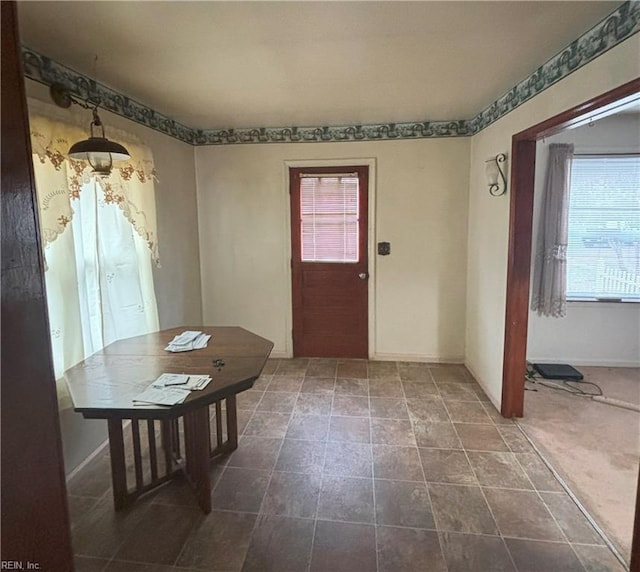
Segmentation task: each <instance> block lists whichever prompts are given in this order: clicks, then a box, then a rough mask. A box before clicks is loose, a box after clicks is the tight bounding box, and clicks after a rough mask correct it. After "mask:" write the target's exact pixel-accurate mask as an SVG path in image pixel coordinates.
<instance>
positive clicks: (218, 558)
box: [176, 511, 257, 571]
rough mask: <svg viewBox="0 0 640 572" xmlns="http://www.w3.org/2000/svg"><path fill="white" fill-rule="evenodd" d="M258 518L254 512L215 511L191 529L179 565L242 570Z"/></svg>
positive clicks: (208, 568)
mask: <svg viewBox="0 0 640 572" xmlns="http://www.w3.org/2000/svg"><path fill="white" fill-rule="evenodd" d="M256 518H257V515H255V514H246V513H235V512H220V511H212V512H211V513H210V514H209V515H207V516H206V518H204V519H202V521H201V522H199V523H198V524H197V525H196V526H195V527H194V529H193V530H192V531H191V534H190V535H189V539H188V540H187V542H186V544H185V546H184V548H183V550H182V553H181V554H180V557H179V558H178V561H177V562H176V564H177V566H180V567H182V568H190V567H193V568H196V569H204V570H225V571H227V570H228V571H235V570H240V569H241V568H242V563H243V562H244V558H245V555H246V553H247V549H248V548H249V542H250V540H251V533H252V531H253V527H254V525H255V522H256Z"/></svg>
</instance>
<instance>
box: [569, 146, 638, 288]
mask: <svg viewBox="0 0 640 572" xmlns="http://www.w3.org/2000/svg"><path fill="white" fill-rule="evenodd" d="M567 298H600V299H612V298H613V299H632V300H633V299H636V300H640V156H584V157H580V156H575V157H574V159H573V164H572V168H571V192H570V196H569V239H568V245H567Z"/></svg>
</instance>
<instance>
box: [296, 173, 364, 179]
mask: <svg viewBox="0 0 640 572" xmlns="http://www.w3.org/2000/svg"><path fill="white" fill-rule="evenodd" d="M357 176H358V173H300V178H301V179H311V178H315V179H322V178H332V179H334V178H336V177H357Z"/></svg>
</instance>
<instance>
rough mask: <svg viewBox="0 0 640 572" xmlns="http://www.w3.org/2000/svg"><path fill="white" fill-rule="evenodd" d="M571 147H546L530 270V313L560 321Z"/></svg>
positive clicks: (564, 289)
mask: <svg viewBox="0 0 640 572" xmlns="http://www.w3.org/2000/svg"><path fill="white" fill-rule="evenodd" d="M572 159H573V145H571V144H567V143H552V144H551V145H549V161H548V164H547V175H546V178H545V183H544V190H543V193H544V195H543V198H542V209H541V212H540V217H539V225H538V239H537V243H536V250H535V265H534V270H533V291H532V295H531V309H532V310H534V311H537V312H538V314H539V315H540V316H553V317H555V318H560V317H562V316H564V315H565V314H566V309H567V240H568V220H569V187H570V183H571V160H572Z"/></svg>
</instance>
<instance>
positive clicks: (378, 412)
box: [370, 397, 409, 419]
mask: <svg viewBox="0 0 640 572" xmlns="http://www.w3.org/2000/svg"><path fill="white" fill-rule="evenodd" d="M370 404H371V417H377V418H381V419H409V413H408V412H407V403H406V401H405V400H404V399H396V398H393V397H372V398H371V400H370Z"/></svg>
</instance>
